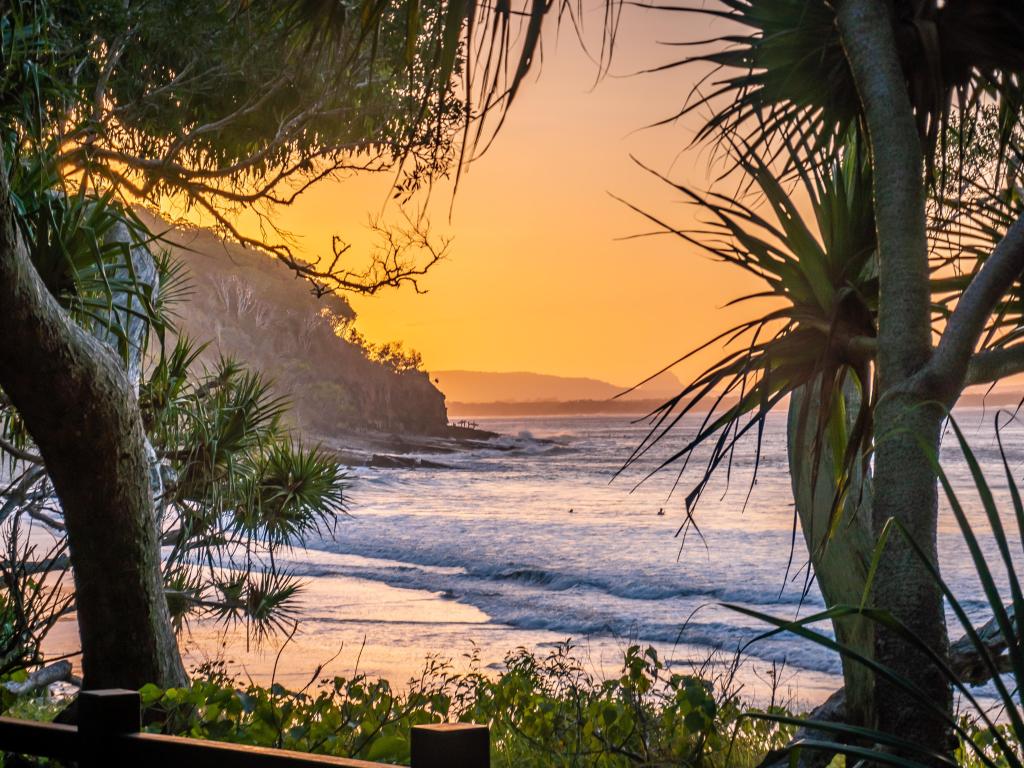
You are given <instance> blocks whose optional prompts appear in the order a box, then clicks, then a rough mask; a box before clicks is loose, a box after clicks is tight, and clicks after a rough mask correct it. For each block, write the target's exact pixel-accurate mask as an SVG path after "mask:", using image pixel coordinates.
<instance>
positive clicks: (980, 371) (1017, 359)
mask: <svg viewBox="0 0 1024 768" xmlns="http://www.w3.org/2000/svg"><path fill="white" fill-rule="evenodd" d="M1015 373H1024V344H1014V345H1013V346H1012V347H1001V348H997V349H987V350H985V351H984V352H978V353H977V354H975V355H972V356H971V359H970V360H969V361H968V363H967V373H966V374H965V375H964V386H965V387H969V386H971V385H972V384H990V383H992V382H996V381H999V380H1000V379H1003V378H1006V377H1007V376H1012V375H1014V374H1015Z"/></svg>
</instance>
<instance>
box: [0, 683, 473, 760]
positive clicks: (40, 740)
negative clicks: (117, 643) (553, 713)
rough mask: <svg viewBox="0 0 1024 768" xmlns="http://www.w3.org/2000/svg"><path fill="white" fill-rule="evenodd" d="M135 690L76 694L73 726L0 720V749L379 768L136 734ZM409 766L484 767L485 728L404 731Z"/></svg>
mask: <svg viewBox="0 0 1024 768" xmlns="http://www.w3.org/2000/svg"><path fill="white" fill-rule="evenodd" d="M141 726H142V720H141V703H140V700H139V694H138V693H137V692H136V691H120V690H113V691H82V692H81V693H80V694H79V695H78V725H77V726H75V725H58V724H56V723H37V722H33V721H31V720H15V719H13V718H10V717H0V752H9V753H14V754H19V755H34V756H37V757H50V758H55V759H57V760H68V761H73V762H76V763H78V765H79V766H80V768H100V767H101V766H103V768H108V767H110V768H131V767H133V766H139V767H140V768H165V767H166V768H325V766H335V768H387V766H385V764H384V763H369V762H366V761H365V760H349V759H346V758H341V757H326V756H322V755H310V754H305V753H301V752H289V751H286V750H283V749H265V748H263V747H249V746H245V745H241V744H225V743H222V742H216V741H201V740H199V739H185V738H181V737H179V736H162V735H159V734H153V733H140V731H141ZM410 738H411V746H412V760H411V764H412V768H488V767H489V765H490V743H489V741H490V739H489V735H488V730H487V726H484V725H470V724H466V723H447V724H441V725H418V726H414V727H413V728H412V733H411V736H410Z"/></svg>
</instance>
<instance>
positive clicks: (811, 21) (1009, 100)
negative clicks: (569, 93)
mask: <svg viewBox="0 0 1024 768" xmlns="http://www.w3.org/2000/svg"><path fill="white" fill-rule="evenodd" d="M722 5H724V6H725V8H724V9H722V8H721V7H715V6H710V7H705V6H703V5H702V6H696V5H689V4H684V5H682V6H661V5H657V4H655V5H654V7H657V8H661V9H665V10H671V11H681V12H685V13H697V14H702V15H705V16H711V17H714V18H716V19H724V20H727V21H728V22H731V23H734V24H736V25H738V26H739V28H740V30H741V31H739V32H730V33H727V34H723V35H721V36H720V37H718V38H716V39H715V40H713V41H711V42H712V43H714V44H716V45H715V48H716V50H715V51H713V52H712V53H708V54H698V55H694V56H689V57H685V58H683V59H681V60H678V61H674V62H671V63H670V64H667V65H665V68H668V67H677V66H682V65H687V64H692V63H698V62H703V63H707V64H710V65H711V66H712V67H713V68H714V71H713V72H712V74H710V75H708V77H706V78H705V79H704V81H702V85H701V86H700V87H701V88H704V87H705V86H704V85H703V82H705V81H707V82H709V83H710V84H709V85H708V86H707V89H706V91H705V90H695V91H694V97H693V99H692V100H691V101H690V102H689V103H688V104H686V105H685V106H684V107H683V109H682V110H681V111H680V112H679V113H678V114H677V115H675V116H673V118H671V119H675V117H679V116H682V115H685V114H688V113H690V112H694V111H696V110H700V109H705V108H707V109H709V110H710V112H711V116H710V118H708V120H707V121H706V123H705V124H704V126H703V128H702V129H701V131H700V133H699V134H698V135H699V138H701V139H704V138H717V137H719V136H722V135H724V136H727V137H734V136H736V135H745V136H746V138H747V140H748V141H749V142H750V143H751V144H752V145H753V146H754V148H755V149H757V150H758V151H760V152H762V153H765V154H766V155H767V154H768V153H769V150H768V149H766V147H773V148H774V150H772V151H781V149H782V146H783V144H784V143H786V142H788V143H789V144H790V145H791V146H793V147H796V148H797V149H799V150H801V152H804V153H805V154H810V155H814V156H817V157H821V156H823V155H824V156H827V155H828V154H829V153H830V152H831V150H833V149H834V148H835V145H836V142H837V141H838V140H841V139H842V138H843V137H844V136H845V135H846V133H847V132H848V130H849V129H850V128H851V127H853V126H855V125H858V124H859V123H860V114H861V108H860V99H859V98H858V95H857V90H856V86H855V84H854V80H853V76H852V73H851V72H850V69H849V66H848V64H847V61H846V56H845V53H844V52H843V47H842V41H841V39H840V34H839V30H838V28H837V25H836V19H835V12H834V10H833V6H832V4H831V3H830V2H828V0H808V1H806V2H805V1H804V0H723V2H722ZM893 6H894V25H895V31H896V38H897V44H898V47H899V55H900V60H901V62H902V65H903V71H904V75H905V77H906V80H907V89H908V93H909V95H910V100H911V104H912V107H913V110H914V114H915V117H916V120H917V125H918V130H919V133H920V135H921V138H922V140H923V142H924V146H925V150H926V156H927V157H928V160H929V168H930V169H931V168H932V167H933V165H932V160H933V159H934V157H935V155H936V153H937V152H938V150H939V149H940V147H941V146H943V145H944V143H945V141H946V138H947V129H948V128H949V125H950V116H951V115H952V114H954V112H959V113H961V114H963V113H964V112H970V111H972V110H976V109H978V108H980V107H981V106H983V105H984V104H985V103H986V102H987V101H989V100H994V101H995V103H996V104H997V108H998V111H999V117H1000V121H999V129H1000V130H999V137H1000V142H1001V144H1000V146H1001V147H1002V146H1005V144H1006V142H1007V141H1009V139H1010V137H1011V135H1012V133H1013V131H1014V129H1015V127H1016V126H1017V125H1019V123H1020V113H1021V106H1022V104H1024V81H1022V77H1024V51H1022V49H1021V46H1020V42H1019V41H1020V39H1021V36H1022V35H1024V3H1021V2H1019V0H1011V1H1010V2H1004V0H945V2H942V1H941V0H898V1H897V2H895V3H894V4H893Z"/></svg>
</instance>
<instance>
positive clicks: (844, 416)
mask: <svg viewBox="0 0 1024 768" xmlns="http://www.w3.org/2000/svg"><path fill="white" fill-rule="evenodd" d="M735 154H736V162H737V163H738V165H739V166H740V167H741V168H742V169H743V171H744V172H745V173H746V174H747V176H748V177H749V180H750V182H751V185H752V187H753V189H752V190H751V194H750V195H749V197H750V201H749V202H750V203H751V205H756V204H757V203H760V205H756V207H750V206H748V205H746V204H744V203H743V202H739V201H736V200H733V199H731V198H727V197H723V196H720V195H715V194H699V193H697V192H694V191H692V190H690V189H687V188H685V187H681V186H678V185H673V186H674V187H675V189H676V190H678V191H679V192H681V193H682V194H683V195H685V196H686V198H688V200H689V201H690V202H691V203H692V204H693V205H695V206H696V207H697V208H698V210H699V211H700V213H701V214H702V216H701V218H703V219H705V220H706V225H705V226H704V227H702V228H700V229H699V230H697V231H694V230H692V229H690V230H687V231H683V230H681V229H678V228H675V227H671V226H669V225H668V224H666V223H665V222H663V221H661V220H659V219H655V218H654V217H651V216H648V218H650V219H652V220H653V221H654V223H655V224H657V225H658V226H659V227H661V228H662V230H663V231H664V232H667V233H671V234H675V235H677V236H679V237H681V238H682V239H684V240H685V241H687V242H689V243H690V244H693V245H696V246H698V247H699V248H700V249H701V250H703V251H705V252H706V253H708V254H709V255H711V256H712V257H715V258H718V259H721V260H722V261H724V262H726V263H728V264H732V265H734V266H736V267H739V268H741V269H743V270H745V271H747V272H749V273H752V274H753V275H755V276H756V277H758V278H759V279H761V280H763V281H764V283H765V285H764V290H763V291H760V292H758V293H755V294H753V295H751V296H747V297H744V298H743V299H740V300H738V301H745V302H750V303H753V302H762V303H766V304H767V305H768V309H767V310H766V311H765V313H763V314H760V315H759V316H756V317H754V318H753V319H751V320H748V321H745V322H743V323H741V324H739V325H738V326H736V327H735V328H732V329H730V330H729V331H727V332H726V333H724V334H721V335H719V336H718V337H716V338H715V339H713V340H712V342H710V343H714V342H717V341H721V340H727V342H728V343H727V346H726V354H725V356H724V357H723V358H721V359H720V360H719V361H718V362H717V363H715V364H714V365H712V366H711V367H709V368H708V369H707V370H706V371H705V372H704V373H702V374H701V375H700V376H698V377H697V378H696V379H694V380H693V381H692V382H691V383H690V384H689V385H688V386H687V388H686V389H685V390H683V392H681V393H680V394H679V395H678V396H676V397H675V398H673V399H672V400H670V401H668V402H667V403H665V404H664V405H663V406H662V407H661V408H659V409H658V410H657V411H655V412H654V413H653V414H652V417H653V421H652V429H651V431H650V432H649V433H648V436H647V438H646V439H645V440H644V442H643V443H642V444H641V445H640V446H638V448H637V449H636V451H635V452H634V454H633V455H632V456H631V457H630V460H629V463H635V462H638V461H640V460H641V459H642V458H643V457H644V456H645V454H646V453H647V452H648V451H649V450H650V449H651V448H652V447H653V446H654V445H655V444H657V443H659V442H661V441H662V440H663V439H665V438H666V437H667V436H668V435H669V433H670V432H671V430H672V429H673V427H675V426H676V424H677V423H678V422H679V420H680V419H682V418H683V417H684V416H685V415H686V414H687V413H690V412H691V411H692V410H693V409H695V408H697V407H700V406H703V405H706V404H707V403H708V402H710V403H711V405H710V408H709V409H708V413H707V416H706V417H705V418H704V419H703V421H702V423H701V426H700V428H699V429H698V431H697V433H696V434H695V435H694V436H693V437H692V438H691V439H690V440H689V442H688V443H687V444H686V445H684V446H683V447H682V448H681V449H680V450H678V451H675V452H673V453H672V454H671V455H670V456H669V457H668V458H667V459H666V460H665V461H664V462H663V463H662V464H661V466H660V467H659V469H660V468H665V467H668V466H671V465H675V464H677V463H684V465H685V462H687V461H689V459H690V458H691V457H692V456H693V455H694V454H695V451H696V450H697V449H698V448H699V447H700V446H702V445H704V444H705V443H710V444H711V450H710V454H709V456H708V459H707V463H706V464H705V465H704V469H703V471H702V472H701V475H700V478H699V480H698V481H697V483H696V484H695V486H694V487H693V489H692V490H691V491H690V492H689V494H688V495H687V497H686V507H687V515H688V519H692V516H693V514H694V513H695V507H696V505H697V502H698V501H699V498H700V496H701V493H702V491H703V490H704V488H705V486H706V484H707V483H708V481H709V480H710V478H711V476H712V474H713V473H714V471H715V470H716V468H718V466H719V465H720V464H722V463H723V462H727V461H731V457H732V454H733V451H734V450H735V448H736V445H737V443H738V442H739V441H740V440H741V439H743V438H744V437H746V436H748V435H749V434H750V433H752V432H753V433H755V435H756V438H755V439H756V441H757V449H756V450H757V453H758V456H759V455H760V442H761V435H762V434H763V430H764V427H765V420H766V418H767V416H768V414H769V412H770V411H771V410H772V409H774V408H775V407H776V406H778V405H780V404H782V403H784V402H785V399H786V398H787V397H788V398H789V406H788V408H789V413H790V420H789V421H790V423H789V431H790V439H789V459H790V468H791V472H792V481H793V493H794V497H795V501H796V515H797V517H798V520H799V524H800V526H801V529H802V531H803V535H804V540H805V542H806V545H807V549H808V552H809V556H810V560H811V563H812V564H813V566H814V573H815V574H816V578H817V581H818V584H819V586H820V588H821V591H822V593H823V595H824V597H825V599H826V601H827V602H828V603H829V604H830V605H832V604H837V603H846V602H855V601H857V600H859V599H860V596H861V593H862V592H863V589H864V585H865V583H866V577H867V570H868V562H869V560H870V553H871V542H872V538H871V520H870V490H869V489H868V488H866V487H865V485H866V482H867V475H868V472H867V457H868V454H869V452H870V446H871V440H872V437H873V431H872V409H873V406H874V402H873V393H874V391H875V381H874V370H873V366H872V360H871V357H872V354H873V348H874V344H875V336H876V323H877V314H878V276H877V270H878V260H877V255H878V254H877V248H876V239H875V227H874V212H873V206H872V202H871V167H870V164H869V163H868V162H867V158H866V154H865V153H864V152H863V151H862V150H861V149H860V147H859V145H858V144H857V143H856V141H852V142H850V143H849V144H847V146H846V149H845V150H844V152H843V153H842V155H841V156H840V157H837V158H835V159H834V160H832V161H830V162H829V163H827V164H822V165H818V166H815V167H812V168H810V169H808V170H806V171H803V170H802V169H801V170H800V173H801V175H800V183H799V184H798V185H797V187H796V189H793V190H789V189H787V188H786V187H784V186H783V185H782V184H780V183H779V182H778V181H777V180H776V178H775V176H774V175H773V174H772V170H771V169H770V168H769V167H768V165H766V164H765V163H764V162H763V161H762V160H761V159H760V158H759V157H758V156H757V155H756V154H754V153H752V152H751V151H750V149H749V148H748V147H742V148H738V150H737V151H735ZM755 193H756V194H755ZM802 207H807V208H809V213H808V215H807V216H806V217H805V216H804V215H803V214H802V213H801V210H802ZM645 215H646V214H645ZM755 314H756V313H755ZM704 346H707V345H704ZM702 348H704V347H702ZM836 630H837V633H838V635H839V636H840V637H841V638H842V640H843V642H845V643H847V644H850V645H851V646H854V647H857V648H858V649H859V650H860V651H861V652H867V653H870V651H871V645H872V642H873V636H872V634H871V626H870V624H868V623H866V622H861V621H858V620H856V619H844V620H843V621H842V622H839V623H837V626H836ZM844 674H845V678H846V680H845V682H846V686H845V687H846V698H847V701H848V709H849V710H850V711H851V712H853V713H857V714H856V716H857V717H858V719H864V718H865V713H866V712H867V711H869V710H870V695H871V688H870V678H869V677H867V676H866V675H865V674H864V672H863V670H862V668H861V667H858V666H857V665H855V664H847V665H846V668H845V669H844Z"/></svg>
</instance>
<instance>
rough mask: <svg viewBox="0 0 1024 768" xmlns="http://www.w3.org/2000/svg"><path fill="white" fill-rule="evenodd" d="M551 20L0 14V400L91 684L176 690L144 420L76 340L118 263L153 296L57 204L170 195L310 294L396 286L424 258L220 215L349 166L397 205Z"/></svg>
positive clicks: (376, 13)
mask: <svg viewBox="0 0 1024 768" xmlns="http://www.w3.org/2000/svg"><path fill="white" fill-rule="evenodd" d="M549 7H550V4H549V3H545V2H534V3H532V4H531V5H530V6H529V8H528V9H527V13H526V15H525V16H522V15H520V12H519V10H518V9H512V8H511V7H508V6H505V5H499V6H498V7H497V8H496V9H495V8H492V7H490V6H485V5H480V6H476V5H474V4H472V3H462V2H448V3H443V2H433V3H424V2H421V1H420V0H397V1H396V2H383V1H382V0H364V1H363V2H360V3H357V4H355V5H354V6H352V5H350V4H348V3H337V2H331V1H328V2H308V1H307V0H295V2H291V3H278V2H270V1H269V0H266V1H261V0H256V1H255V2H252V1H250V0H247V1H246V2H225V3H192V2H180V1H177V0H174V1H171V0H169V1H167V2H146V3H135V2H128V3H125V2H122V1H121V0H100V1H99V2H88V3H82V2H77V0H16V1H15V2H13V3H8V4H5V5H4V7H3V11H2V13H0V31H2V45H3V49H2V52H3V57H4V64H5V66H4V70H3V75H2V79H0V139H2V142H0V153H2V162H0V340H2V344H0V389H2V392H3V396H4V398H5V402H6V403H8V404H9V406H10V408H12V409H13V412H15V413H16V414H17V419H18V420H19V421H20V423H21V424H22V425H23V428H24V432H25V435H26V437H27V438H29V439H30V442H29V443H26V445H25V447H24V448H19V449H18V450H24V451H26V452H28V453H29V454H30V455H33V456H34V455H36V453H35V452H36V451H38V456H39V457H40V458H41V459H42V460H43V462H44V463H45V467H46V472H47V474H48V475H49V478H50V479H51V480H52V483H53V489H54V491H55V493H56V495H57V497H58V498H59V499H60V503H61V509H62V512H63V516H64V517H63V519H64V524H65V525H66V528H67V535H68V547H69V558H70V562H71V566H72V569H73V573H74V580H75V587H76V601H77V611H78V619H79V625H80V632H81V638H82V645H83V671H84V676H85V685H86V686H88V687H116V686H124V687H138V686H139V685H141V684H143V683H145V682H154V683H157V684H161V685H173V684H177V683H180V682H182V679H183V676H184V672H183V669H182V665H181V661H180V658H179V655H178V651H177V647H176V644H175V641H174V635H173V631H172V628H171V622H170V616H169V613H168V608H167V601H166V599H165V596H164V587H163V583H162V581H161V568H160V557H159V551H158V543H157V533H156V526H155V525H154V502H153V495H152V489H151V485H150V469H151V467H150V462H149V460H148V457H147V441H146V435H145V429H144V424H143V420H142V415H141V411H140V408H139V403H138V399H137V398H136V396H135V393H134V386H133V384H134V382H132V381H131V380H130V379H129V377H128V374H127V372H126V368H125V366H124V365H123V356H122V359H119V356H118V351H120V352H123V351H124V347H125V346H126V339H124V338H119V339H117V340H116V342H115V344H114V346H115V347H119V348H120V349H119V350H117V351H115V349H114V348H112V346H111V345H110V344H108V343H106V342H105V341H101V340H100V339H99V338H98V337H97V335H96V334H94V333H92V332H90V330H93V331H95V330H96V328H90V326H92V325H95V324H97V323H99V324H100V325H101V326H104V325H110V323H109V318H110V317H111V316H112V315H111V314H110V313H109V312H108V313H107V315H106V318H107V319H104V316H103V313H102V312H99V311H96V310H97V306H99V307H102V306H104V305H105V306H106V307H107V308H108V309H110V308H111V307H112V306H113V304H114V302H115V301H116V299H115V296H116V294H117V292H116V291H115V290H114V287H113V286H112V285H111V280H112V279H113V278H114V277H115V276H116V275H117V274H118V272H119V270H120V271H121V273H122V274H125V270H127V273H126V274H127V282H129V283H131V285H130V286H129V287H130V289H131V290H130V294H131V295H133V296H136V297H140V299H147V296H148V294H147V291H148V289H147V288H146V287H145V285H144V284H143V283H142V282H141V281H138V280H136V279H135V278H134V275H133V273H132V269H131V265H130V260H126V259H124V258H121V259H117V258H113V257H111V255H110V254H109V253H108V249H107V248H106V245H107V244H106V243H104V241H103V239H102V237H100V236H98V235H97V233H95V232H92V231H90V230H89V228H88V227H80V226H76V225H74V222H73V221H71V220H70V219H68V220H65V221H64V222H63V223H64V224H68V225H69V226H63V225H62V224H61V221H60V217H61V216H62V215H63V214H62V211H63V210H64V209H66V208H68V206H69V202H70V201H78V202H79V203H80V208H79V210H80V212H81V213H85V212H88V211H90V210H93V211H95V210H98V208H105V209H108V210H113V211H114V212H115V213H117V212H120V215H122V216H123V217H125V218H127V217H128V206H129V205H140V204H141V205H150V206H153V207H157V206H159V204H160V202H161V200H162V199H164V198H171V199H174V200H178V201H184V202H185V203H186V204H187V205H188V206H190V207H194V208H197V209H199V210H201V211H202V212H204V214H205V215H207V216H208V217H210V218H212V219H213V220H214V221H215V222H216V224H217V226H218V228H219V230H220V232H221V233H222V234H224V235H225V236H228V237H231V238H233V239H235V240H237V241H239V242H241V243H244V244H247V245H252V246H255V247H258V248H261V249H262V250H265V251H267V252H269V253H270V254H272V255H274V256H276V257H277V258H279V259H280V260H282V261H283V262H284V263H286V264H287V265H288V266H289V267H291V268H292V269H293V270H294V271H295V272H296V273H297V274H298V275H301V276H302V277H305V278H306V279H308V280H309V281H310V282H311V285H312V286H313V287H314V290H316V291H317V292H319V293H328V292H332V291H339V290H353V291H362V292H371V293H372V292H374V291H376V290H378V289H380V288H383V287H386V286H396V285H400V284H402V283H404V282H407V281H408V280H410V279H413V278H414V277H415V276H416V275H417V274H418V273H419V271H421V265H418V264H416V263H415V262H414V261H410V260H400V261H399V262H388V263H379V262H372V263H370V264H369V265H368V266H365V267H358V266H355V265H353V264H351V263H350V262H349V259H350V257H351V254H348V253H346V251H345V249H344V248H343V247H339V244H338V242H337V241H336V242H335V244H334V245H335V247H334V248H333V249H332V253H330V254H328V256H327V257H326V258H325V259H322V260H320V261H316V262H311V263H307V262H304V261H302V260H300V259H299V258H298V257H297V256H296V255H295V254H294V253H293V251H292V250H291V249H290V247H289V246H288V245H287V244H286V243H282V242H279V241H278V240H277V239H273V237H272V236H270V235H268V236H266V237H264V238H263V239H260V238H253V237H251V236H249V235H248V234H246V232H244V231H243V230H242V229H241V228H239V227H238V226H237V224H236V214H238V213H240V212H242V211H245V210H254V211H256V212H257V213H259V212H261V210H262V209H261V208H260V206H261V205H263V204H270V205H274V204H288V203H289V202H290V201H292V200H294V199H295V198H296V197H297V196H298V195H300V194H301V193H302V192H303V191H304V190H306V189H307V188H309V186H310V185H312V184H315V183H317V182H318V181H320V180H321V179H324V178H327V177H329V176H331V175H332V174H336V173H338V172H340V171H343V170H351V169H369V170H372V169H387V168H391V169H401V171H402V173H401V177H400V181H399V189H400V190H401V191H403V192H408V191H410V190H413V189H415V188H416V187H417V186H419V185H421V184H424V183H427V182H428V181H429V179H430V178H432V177H433V176H435V175H437V174H439V173H442V172H444V171H445V170H446V169H447V168H448V166H449V164H450V163H451V162H453V160H454V159H455V158H456V157H457V156H458V149H457V147H456V143H455V142H456V137H457V136H458V135H459V134H460V132H465V134H466V135H467V136H469V135H470V134H471V133H472V135H473V136H480V135H482V127H481V128H480V130H475V129H474V130H473V131H471V130H470V127H469V125H470V123H469V121H470V119H471V118H473V119H476V118H479V116H480V114H481V113H482V112H483V111H487V110H488V109H490V108H498V109H502V108H504V106H506V105H507V104H508V102H509V100H510V99H511V98H512V97H513V96H514V95H515V92H516V89H517V87H518V84H519V83H520V81H521V80H522V78H523V76H524V75H525V74H526V72H527V71H528V70H529V67H530V65H531V62H532V59H533V54H534V51H535V48H536V46H537V44H538V39H539V29H540V23H541V19H542V18H543V16H544V14H545V13H546V11H547V10H548V9H549ZM521 19H525V20H524V21H523V22H522V23H523V27H524V30H525V35H524V43H523V45H522V49H521V53H520V54H519V55H518V56H516V55H514V54H513V52H512V50H511V47H512V42H511V40H512V36H513V32H514V31H515V27H517V25H518V24H519V20H521ZM478 58H479V59H480V66H479V67H476V68H472V65H473V64H474V63H476V60H477V59H478ZM457 85H458V86H459V88H457ZM457 91H458V95H456V92H457ZM477 103H479V104H481V105H482V107H481V109H476V107H475V105H476V104H477ZM478 125H480V124H478ZM111 206H113V207H111ZM266 231H270V232H272V228H271V229H268V230H266ZM156 234H159V233H156ZM143 239H145V238H143ZM71 240H74V243H72V242H71ZM72 245H74V247H71V246H72ZM124 246H125V244H124V243H122V244H121V247H122V248H123V247H124ZM82 254H85V255H86V265H87V267H88V269H90V270H92V272H93V273H94V274H95V275H96V276H98V278H99V279H98V281H97V282H96V283H95V284H94V287H95V288H96V291H97V292H96V293H95V294H94V295H92V296H91V297H89V301H88V302H83V301H82V300H81V297H79V296H77V295H76V284H75V281H72V282H71V283H70V284H66V283H60V282H56V281H51V282H48V281H47V274H46V270H45V269H44V257H45V258H53V259H56V261H57V263H58V264H59V265H60V266H62V267H67V266H68V265H69V264H71V266H72V267H73V269H71V270H70V273H71V274H72V275H73V276H74V275H75V274H76V271H77V270H78V269H79V267H78V266H75V264H74V260H73V259H72V256H76V257H77V256H81V255H82ZM58 273H59V274H65V275H66V274H68V270H67V269H63V270H58ZM122 282H124V280H122ZM148 298H152V297H151V296H149V297H148ZM79 309H81V310H83V311H82V312H78V310H79ZM132 312H135V311H134V310H132ZM137 314H144V313H142V312H138V313H137ZM83 318H84V320H83Z"/></svg>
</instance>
